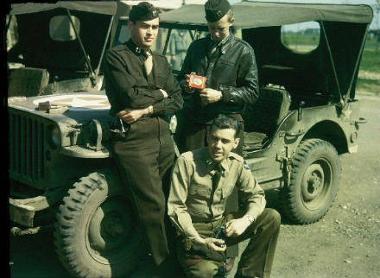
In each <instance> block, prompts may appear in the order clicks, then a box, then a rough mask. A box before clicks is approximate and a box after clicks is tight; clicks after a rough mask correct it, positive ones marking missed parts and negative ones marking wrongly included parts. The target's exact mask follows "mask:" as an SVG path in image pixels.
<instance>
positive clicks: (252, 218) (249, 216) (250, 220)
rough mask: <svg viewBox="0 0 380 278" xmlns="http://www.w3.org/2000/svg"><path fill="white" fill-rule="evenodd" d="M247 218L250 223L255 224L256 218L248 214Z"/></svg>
mask: <svg viewBox="0 0 380 278" xmlns="http://www.w3.org/2000/svg"><path fill="white" fill-rule="evenodd" d="M245 218H247V219H248V221H249V223H251V224H252V223H253V222H255V220H256V219H255V217H253V216H252V215H249V214H246V215H245Z"/></svg>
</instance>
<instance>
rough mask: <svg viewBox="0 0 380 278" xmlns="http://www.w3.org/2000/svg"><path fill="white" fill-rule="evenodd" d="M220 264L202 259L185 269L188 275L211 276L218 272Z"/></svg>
mask: <svg viewBox="0 0 380 278" xmlns="http://www.w3.org/2000/svg"><path fill="white" fill-rule="evenodd" d="M218 269H219V265H218V263H217V262H214V261H210V260H201V261H200V262H198V263H196V264H194V265H191V266H189V267H187V269H186V270H185V273H186V277H197V278H211V277H214V276H215V275H216V274H217V273H218Z"/></svg>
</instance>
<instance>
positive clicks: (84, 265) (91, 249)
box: [54, 173, 142, 278]
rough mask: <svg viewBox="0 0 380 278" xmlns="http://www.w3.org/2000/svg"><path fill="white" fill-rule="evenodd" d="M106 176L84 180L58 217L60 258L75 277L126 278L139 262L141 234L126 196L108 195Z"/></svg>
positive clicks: (74, 189)
mask: <svg viewBox="0 0 380 278" xmlns="http://www.w3.org/2000/svg"><path fill="white" fill-rule="evenodd" d="M109 194H110V193H109V190H108V183H107V181H106V179H105V178H104V176H103V175H101V174H99V173H92V174H90V175H89V176H87V177H84V178H81V179H80V180H79V181H78V182H77V183H75V184H74V186H73V188H72V189H70V190H69V191H68V196H67V197H65V198H64V199H63V204H61V205H60V207H59V211H58V213H57V223H56V226H55V231H54V239H55V245H56V250H57V253H58V256H59V258H60V260H61V262H62V263H63V265H64V266H65V268H66V269H67V270H68V271H69V272H70V273H71V274H72V275H74V276H75V277H91V278H93V277H127V276H128V274H129V273H130V272H131V270H132V269H133V268H134V267H135V265H136V262H137V260H138V259H139V249H140V250H141V248H138V247H139V244H141V239H142V238H141V232H138V231H137V229H136V225H135V224H134V222H133V219H132V215H131V208H130V206H129V205H128V204H129V202H128V200H126V198H125V193H124V194H123V193H122V192H114V193H112V196H110V195H109Z"/></svg>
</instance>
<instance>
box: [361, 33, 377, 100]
mask: <svg viewBox="0 0 380 278" xmlns="http://www.w3.org/2000/svg"><path fill="white" fill-rule="evenodd" d="M357 89H358V90H359V91H360V92H366V93H373V94H376V95H380V42H379V41H376V39H375V38H372V39H368V40H367V42H366V45H365V48H364V52H363V56H362V61H361V64H360V69H359V79H358V83H357Z"/></svg>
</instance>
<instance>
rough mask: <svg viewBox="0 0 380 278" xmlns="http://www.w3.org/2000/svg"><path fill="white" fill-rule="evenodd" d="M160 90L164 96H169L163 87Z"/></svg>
mask: <svg viewBox="0 0 380 278" xmlns="http://www.w3.org/2000/svg"><path fill="white" fill-rule="evenodd" d="M160 92H161V93H162V94H163V95H164V98H167V97H168V96H169V95H168V93H167V92H166V91H165V90H163V89H160Z"/></svg>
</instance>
